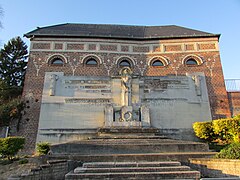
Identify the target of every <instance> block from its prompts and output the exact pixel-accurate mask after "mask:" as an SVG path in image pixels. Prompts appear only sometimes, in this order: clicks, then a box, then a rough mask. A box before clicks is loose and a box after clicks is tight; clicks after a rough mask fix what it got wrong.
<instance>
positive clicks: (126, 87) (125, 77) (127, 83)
mask: <svg viewBox="0 0 240 180" xmlns="http://www.w3.org/2000/svg"><path fill="white" fill-rule="evenodd" d="M120 75H121V82H122V105H123V106H130V105H131V94H132V70H131V69H130V68H129V67H125V68H123V69H122V70H121V71H120Z"/></svg>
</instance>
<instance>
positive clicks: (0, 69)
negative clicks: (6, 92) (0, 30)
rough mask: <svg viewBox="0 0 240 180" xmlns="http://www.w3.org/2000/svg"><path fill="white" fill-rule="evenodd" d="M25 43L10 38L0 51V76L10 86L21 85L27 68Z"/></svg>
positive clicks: (19, 39)
mask: <svg viewBox="0 0 240 180" xmlns="http://www.w3.org/2000/svg"><path fill="white" fill-rule="evenodd" d="M27 54H28V51H27V45H26V44H25V43H24V42H23V40H22V39H21V38H20V37H16V38H12V39H11V40H10V41H8V43H7V44H5V45H4V47H3V49H1V51H0V78H1V79H2V80H3V81H4V82H5V83H6V84H7V85H8V86H9V87H11V88H14V87H22V86H23V82H24V75H25V71H26V68H27V57H28V55H27Z"/></svg>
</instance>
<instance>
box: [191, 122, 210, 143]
mask: <svg viewBox="0 0 240 180" xmlns="http://www.w3.org/2000/svg"><path fill="white" fill-rule="evenodd" d="M193 130H194V132H195V134H196V136H197V137H199V138H201V139H205V140H207V141H208V142H211V141H212V140H213V138H214V132H213V126H212V122H196V123H194V124H193Z"/></svg>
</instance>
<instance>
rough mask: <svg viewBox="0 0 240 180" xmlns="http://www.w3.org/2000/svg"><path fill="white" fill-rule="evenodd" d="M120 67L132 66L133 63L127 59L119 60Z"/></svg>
mask: <svg viewBox="0 0 240 180" xmlns="http://www.w3.org/2000/svg"><path fill="white" fill-rule="evenodd" d="M119 67H131V63H130V62H129V61H128V60H127V59H123V60H121V61H120V62H119Z"/></svg>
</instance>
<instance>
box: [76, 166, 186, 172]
mask: <svg viewBox="0 0 240 180" xmlns="http://www.w3.org/2000/svg"><path fill="white" fill-rule="evenodd" d="M189 170H190V168H189V167H188V166H174V167H116V168H85V167H78V168H76V169H74V173H112V172H168V171H189Z"/></svg>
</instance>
